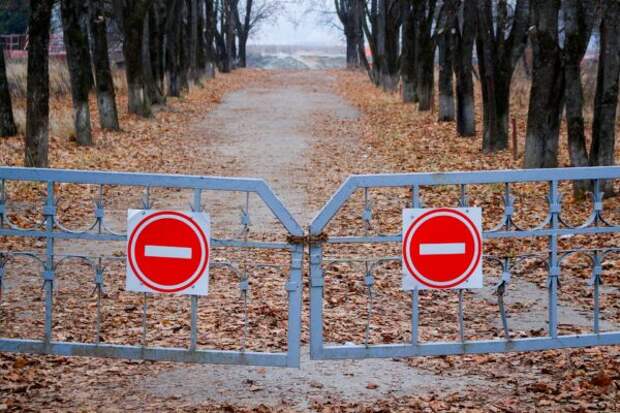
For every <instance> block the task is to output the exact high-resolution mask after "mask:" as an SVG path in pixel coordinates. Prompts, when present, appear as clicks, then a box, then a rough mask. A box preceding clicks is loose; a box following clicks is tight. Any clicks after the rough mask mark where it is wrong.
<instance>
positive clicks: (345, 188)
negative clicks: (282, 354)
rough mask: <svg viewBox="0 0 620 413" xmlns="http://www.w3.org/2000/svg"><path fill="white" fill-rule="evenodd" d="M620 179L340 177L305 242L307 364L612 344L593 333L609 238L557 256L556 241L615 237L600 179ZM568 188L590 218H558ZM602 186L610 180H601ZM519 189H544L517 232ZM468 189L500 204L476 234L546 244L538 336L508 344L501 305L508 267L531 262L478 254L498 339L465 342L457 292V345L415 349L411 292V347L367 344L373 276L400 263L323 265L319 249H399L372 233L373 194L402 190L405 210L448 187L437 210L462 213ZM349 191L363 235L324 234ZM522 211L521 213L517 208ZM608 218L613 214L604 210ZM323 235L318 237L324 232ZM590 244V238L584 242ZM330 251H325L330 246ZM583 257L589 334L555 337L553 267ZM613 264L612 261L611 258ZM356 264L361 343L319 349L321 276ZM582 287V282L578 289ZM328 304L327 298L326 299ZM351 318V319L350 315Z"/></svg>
mask: <svg viewBox="0 0 620 413" xmlns="http://www.w3.org/2000/svg"><path fill="white" fill-rule="evenodd" d="M619 177H620V168H618V167H594V168H565V169H545V170H512V171H487V172H451V173H413V174H395V175H391V174H390V175H388V174H384V175H359V176H351V177H350V178H348V179H347V180H346V181H345V182H344V184H343V185H342V186H341V187H340V189H339V190H338V191H337V192H336V193H335V195H334V196H333V197H332V198H331V199H330V200H329V201H328V202H327V204H326V205H325V206H324V207H323V209H322V210H321V211H320V212H319V213H318V215H317V216H316V217H315V218H314V220H313V221H312V224H311V225H310V239H311V240H314V242H313V243H312V245H311V247H310V288H311V290H310V302H311V304H310V343H311V344H310V354H311V358H313V359H360V358H371V357H409V356H436V355H450V354H468V353H487V352H509V351H531V350H545V349H554V348H565V347H585V346H596V345H611V344H620V331H611V332H601V329H600V288H601V283H602V281H603V280H602V278H603V277H602V273H603V263H604V262H605V260H609V259H611V258H613V257H612V255H614V254H617V253H618V252H620V248H618V247H617V242H618V240H617V239H614V240H613V242H614V243H613V244H612V245H608V246H604V247H601V248H579V247H577V248H572V249H568V250H561V249H560V248H559V246H558V244H559V239H564V238H568V237H572V236H576V235H584V236H588V237H594V236H595V235H600V234H615V233H618V232H620V226H619V225H620V223H612V222H610V220H609V219H608V217H607V216H606V214H607V213H608V212H609V211H606V210H604V202H603V201H604V198H603V195H604V194H603V186H604V185H605V182H606V181H605V180H613V179H617V178H619ZM574 181H581V182H585V183H586V184H589V185H591V188H593V189H592V192H591V193H590V194H591V196H592V200H591V205H592V208H591V211H590V213H589V214H587V217H585V218H584V220H583V222H581V223H578V224H577V223H570V222H567V219H566V218H565V217H564V216H563V208H562V203H561V198H562V197H561V191H560V185H561V184H562V185H564V186H565V187H568V188H572V186H571V184H572V183H573V182H574ZM607 182H610V181H607ZM520 183H526V184H530V183H531V184H533V183H544V185H547V187H548V189H547V190H546V195H547V197H546V198H547V199H546V200H547V212H546V214H545V215H546V216H544V217H542V218H543V219H541V221H540V222H539V223H538V224H537V225H534V226H532V227H529V228H522V227H521V226H520V225H517V224H516V221H515V218H514V217H515V213H516V212H517V210H516V208H515V199H514V196H513V193H512V192H513V187H514V186H515V185H518V184H520ZM473 186H476V187H486V188H489V187H491V188H492V189H493V190H494V191H496V192H499V193H500V194H501V195H500V196H501V199H502V201H503V214H502V215H501V217H499V219H498V220H497V221H496V222H497V225H496V226H495V227H494V228H489V229H487V230H485V231H484V232H483V238H484V239H485V240H487V241H489V240H498V239H504V240H511V239H518V238H521V239H523V238H541V237H542V238H543V239H545V238H546V239H548V241H547V242H548V249H546V251H544V253H543V254H542V255H543V256H542V257H541V260H542V261H543V262H544V264H545V266H546V268H547V280H546V287H547V296H548V302H547V312H548V315H547V317H548V319H547V321H546V324H547V329H546V330H547V331H546V333H547V334H546V335H545V336H543V337H527V338H515V337H512V336H511V334H510V333H511V328H510V327H511V325H510V319H509V317H508V316H507V312H508V310H507V309H506V305H505V303H504V294H505V291H506V289H507V288H508V286H509V284H510V282H511V273H512V268H513V267H514V266H515V265H517V264H518V263H519V261H520V260H525V259H528V258H531V257H532V255H531V254H530V255H528V254H523V255H516V256H511V255H507V256H495V255H490V254H485V255H484V261H485V262H486V263H487V264H488V263H490V262H494V263H499V265H500V266H501V277H499V280H498V282H497V284H496V285H495V286H494V287H493V288H494V289H495V292H496V295H497V311H498V317H499V318H500V319H501V323H502V330H503V331H502V333H503V334H501V335H500V337H494V338H493V339H490V340H466V339H465V328H466V326H465V321H464V320H465V314H464V305H463V303H464V293H463V290H455V291H452V292H450V294H456V295H458V310H457V311H458V317H457V325H456V326H455V327H456V328H457V329H458V332H459V337H460V339H459V340H456V341H428V342H422V341H421V340H420V338H419V334H418V332H419V326H420V324H419V323H420V319H419V314H420V303H419V299H420V291H418V290H413V291H412V292H411V314H412V317H411V323H410V331H411V340H410V341H408V342H402V343H390V344H374V345H373V344H371V343H369V341H368V337H369V332H370V329H371V325H370V319H371V311H372V310H373V306H372V304H373V303H372V291H373V289H376V288H378V287H376V286H375V285H374V284H375V277H374V275H375V274H374V271H376V269H377V268H378V266H380V265H382V264H383V263H385V262H393V263H398V264H399V265H400V263H401V257H400V256H379V257H372V256H362V257H354V258H347V257H342V255H343V254H342V253H340V252H339V250H338V255H339V256H338V257H335V258H331V257H327V256H326V255H325V251H324V250H325V249H326V248H328V247H332V246H338V248H347V247H351V246H353V245H357V246H362V245H365V246H377V245H382V244H390V243H391V244H393V245H394V244H396V245H399V244H400V242H401V234H400V233H394V234H389V235H387V234H379V233H372V231H369V229H371V224H370V223H371V220H372V216H373V209H372V199H370V195H369V194H370V192H371V191H372V190H375V191H376V189H377V188H405V189H407V190H410V192H409V198H410V201H409V203H408V204H405V203H404V202H403V205H402V206H400V208H401V209H402V208H406V207H414V208H420V207H422V203H423V199H422V198H423V197H422V196H421V191H422V190H423V188H430V189H432V190H433V191H437V190H438V189H439V188H446V187H447V188H452V189H453V190H454V193H455V194H458V195H457V199H456V200H455V201H456V203H457V204H458V205H456V204H452V205H439V206H441V207H451V206H452V207H456V206H459V207H466V206H468V190H469V188H471V187H473ZM356 191H360V192H362V195H363V201H362V202H363V209H362V212H361V214H360V215H361V220H362V221H363V222H364V227H365V228H366V231H365V233H364V234H363V235H354V236H352V235H341V234H342V233H343V232H345V233H348V232H350V230H351V229H352V228H351V226H350V225H347V224H346V223H345V224H342V223H341V224H339V225H335V227H337V229H338V231H337V233H333V232H335V231H329V229H326V228H327V227H328V224H330V222H331V221H332V220H333V219H334V217H335V216H336V215H337V214H338V212H339V211H340V210H341V209H342V208H343V206H344V205H345V204H346V203H347V201H349V200H350V199H351V198H352V197H353V195H354V193H356ZM525 207H526V208H527V207H528V206H527V205H525ZM612 212H614V213H615V211H612ZM324 231H326V233H325V232H324ZM588 239H590V238H588ZM332 248H333V247H332ZM576 254H583V255H584V256H585V257H587V259H588V260H589V261H590V263H591V277H590V280H589V287H588V288H590V289H591V294H592V312H593V319H592V326H591V332H589V333H584V334H568V335H562V334H559V332H558V287H559V283H560V281H561V276H562V271H561V266H562V264H563V262H564V261H565V260H566V259H568V257H571V256H574V255H576ZM616 258H617V257H616ZM353 261H356V262H358V263H361V264H363V265H364V267H365V270H361V271H360V272H361V274H359V275H360V277H359V279H358V280H360V282H363V283H364V286H365V288H366V289H367V290H368V306H367V312H368V313H367V315H366V318H367V320H368V321H367V324H366V333H365V339H364V342H363V343H359V342H358V343H350V342H348V343H344V344H341V345H337V344H326V343H324V331H323V327H324V299H325V298H326V297H325V295H326V294H327V293H326V292H325V287H326V284H325V283H326V277H325V274H326V272H328V271H330V269H331V268H332V267H333V266H334V265H335V264H336V263H342V262H353ZM584 284H585V283H584ZM327 298H329V297H327ZM355 317H359V315H355Z"/></svg>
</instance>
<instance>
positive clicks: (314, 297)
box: [310, 244, 324, 360]
mask: <svg viewBox="0 0 620 413" xmlns="http://www.w3.org/2000/svg"><path fill="white" fill-rule="evenodd" d="M322 255H323V247H322V246H321V245H319V244H311V245H310V358H311V359H314V360H316V359H319V358H321V355H322V353H323V283H324V277H323V269H322V265H321V261H322Z"/></svg>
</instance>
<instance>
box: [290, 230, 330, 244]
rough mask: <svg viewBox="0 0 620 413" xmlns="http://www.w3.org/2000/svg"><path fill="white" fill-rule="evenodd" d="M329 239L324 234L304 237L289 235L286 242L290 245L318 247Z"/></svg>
mask: <svg viewBox="0 0 620 413" xmlns="http://www.w3.org/2000/svg"><path fill="white" fill-rule="evenodd" d="M328 239H329V236H328V235H327V234H325V233H324V232H321V233H320V234H318V235H313V234H304V235H301V236H299V235H289V236H288V237H287V238H286V240H287V241H288V243H289V244H304V245H316V244H321V243H323V242H325V241H327V240H328Z"/></svg>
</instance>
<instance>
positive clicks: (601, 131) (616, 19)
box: [590, 1, 620, 193]
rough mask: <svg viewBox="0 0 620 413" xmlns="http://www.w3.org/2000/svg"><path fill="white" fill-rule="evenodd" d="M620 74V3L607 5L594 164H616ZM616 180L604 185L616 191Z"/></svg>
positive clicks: (594, 130)
mask: <svg viewBox="0 0 620 413" xmlns="http://www.w3.org/2000/svg"><path fill="white" fill-rule="evenodd" d="M619 76H620V2H618V1H610V2H609V3H608V4H607V5H606V10H605V13H604V15H603V20H602V22H601V29H600V51H599V61H598V75H597V80H596V94H595V97H594V119H593V122H592V147H591V149H590V164H591V165H593V166H602V165H614V163H615V162H614V154H615V143H616V130H615V128H616V110H617V107H618V78H619ZM611 184H612V182H608V183H606V184H605V185H604V190H605V192H607V193H611V192H612V185H611Z"/></svg>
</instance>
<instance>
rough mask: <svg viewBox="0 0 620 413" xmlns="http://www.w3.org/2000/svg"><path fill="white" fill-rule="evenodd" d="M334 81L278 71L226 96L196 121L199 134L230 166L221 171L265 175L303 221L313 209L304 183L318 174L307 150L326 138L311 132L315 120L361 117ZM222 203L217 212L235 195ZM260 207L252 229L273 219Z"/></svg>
mask: <svg viewBox="0 0 620 413" xmlns="http://www.w3.org/2000/svg"><path fill="white" fill-rule="evenodd" d="M333 82H334V79H332V78H331V77H329V75H326V74H325V72H314V71H301V72H274V74H273V76H271V77H270V79H269V80H268V82H267V84H266V85H265V84H264V83H263V84H261V86H260V87H251V88H248V89H244V90H240V91H238V92H235V93H231V94H230V95H228V96H226V97H225V99H224V100H223V102H222V103H221V104H220V105H219V106H218V108H217V109H216V110H214V111H213V112H211V113H209V115H208V116H207V117H206V118H205V119H204V120H203V121H201V122H199V123H197V124H196V125H195V129H196V132H197V133H198V134H200V135H203V136H209V137H210V139H209V148H208V150H209V151H211V152H213V153H212V154H211V155H214V157H216V158H218V159H222V160H223V162H222V164H224V165H226V167H225V168H224V169H222V170H221V173H222V174H223V175H229V176H243V177H254V178H263V179H264V180H265V181H267V183H268V184H269V185H270V186H271V188H272V189H273V190H274V191H275V192H276V194H277V195H278V196H279V197H280V199H282V200H283V201H284V204H285V205H286V206H287V208H289V210H290V211H291V212H292V214H293V215H294V216H295V218H296V219H297V220H298V222H299V223H300V224H302V225H306V224H307V223H308V222H309V220H310V218H311V217H312V214H313V213H314V212H315V211H314V210H313V209H312V208H310V207H309V205H308V203H307V198H308V197H307V193H306V191H305V188H306V185H305V183H306V181H308V180H310V179H313V175H314V173H316V171H311V170H310V168H309V167H308V161H309V159H308V157H309V154H310V151H309V149H310V148H311V146H312V145H313V144H315V143H316V142H317V141H320V140H322V139H327V138H328V137H327V136H316V135H314V134H313V130H314V128H313V126H314V125H313V123H314V121H313V120H314V119H315V118H316V117H317V116H318V117H321V116H326V115H329V116H330V117H332V118H333V119H335V120H337V121H338V120H351V119H355V118H357V116H358V112H357V110H356V109H355V108H353V107H352V106H350V105H348V104H347V103H346V102H344V101H343V100H342V98H340V97H339V96H336V95H335V94H334V93H332V92H330V87H331V84H332V83H333ZM196 172H197V173H199V172H200V171H196ZM218 201H219V202H218V203H219V205H217V204H216V205H215V208H214V209H216V210H219V209H221V208H222V207H224V205H225V204H227V203H229V202H230V201H231V199H230V198H221V199H218ZM259 211H260V212H259V213H258V214H256V213H254V215H255V217H256V219H254V220H253V223H254V227H253V228H252V229H253V230H254V231H259V232H262V231H268V226H270V225H271V224H272V221H271V220H270V219H267V218H266V217H265V216H264V215H265V214H267V211H266V210H264V208H263V209H259ZM235 217H236V215H234V216H233V217H229V218H233V219H234V218H235Z"/></svg>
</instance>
